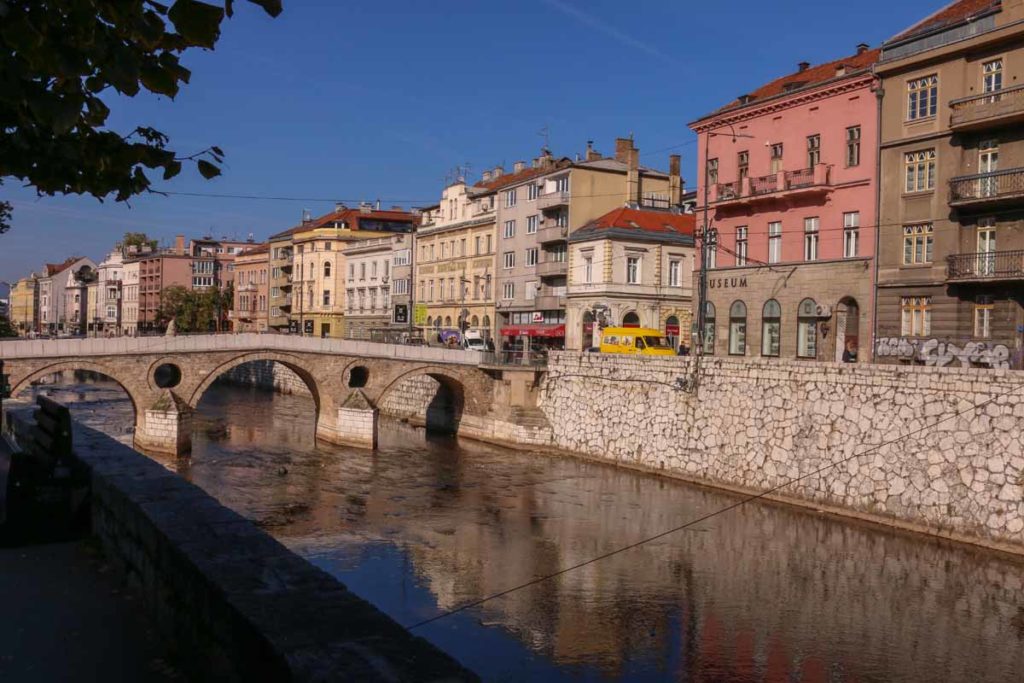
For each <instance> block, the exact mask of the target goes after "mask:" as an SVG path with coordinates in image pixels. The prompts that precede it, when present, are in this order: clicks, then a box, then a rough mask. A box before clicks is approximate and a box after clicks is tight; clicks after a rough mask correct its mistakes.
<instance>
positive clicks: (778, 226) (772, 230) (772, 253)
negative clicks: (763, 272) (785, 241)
mask: <svg viewBox="0 0 1024 683" xmlns="http://www.w3.org/2000/svg"><path fill="white" fill-rule="evenodd" d="M781 260H782V223H780V222H778V221H776V222H773V223H769V224H768V263H779V262H780V261H781Z"/></svg>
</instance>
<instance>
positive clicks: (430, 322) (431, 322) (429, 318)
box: [427, 315, 434, 327]
mask: <svg viewBox="0 0 1024 683" xmlns="http://www.w3.org/2000/svg"><path fill="white" fill-rule="evenodd" d="M433 326H434V318H433V317H432V316H429V315H428V316H427V327H433Z"/></svg>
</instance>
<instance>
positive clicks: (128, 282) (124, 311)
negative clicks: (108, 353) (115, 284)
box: [121, 258, 140, 335]
mask: <svg viewBox="0 0 1024 683" xmlns="http://www.w3.org/2000/svg"><path fill="white" fill-rule="evenodd" d="M139 265H140V264H139V262H138V261H134V260H131V258H125V260H124V262H123V268H122V277H123V280H122V281H121V334H126V335H134V334H136V333H137V332H138V330H139V280H140V267H139Z"/></svg>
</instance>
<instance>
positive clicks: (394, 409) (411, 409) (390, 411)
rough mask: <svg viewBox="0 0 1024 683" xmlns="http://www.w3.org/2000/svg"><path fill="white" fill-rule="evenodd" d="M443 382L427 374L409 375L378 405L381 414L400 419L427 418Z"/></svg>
mask: <svg viewBox="0 0 1024 683" xmlns="http://www.w3.org/2000/svg"><path fill="white" fill-rule="evenodd" d="M440 387H441V383H440V382H438V381H437V380H436V379H434V378H433V377H428V376H427V375H416V376H414V377H407V378H406V379H403V380H402V381H401V382H399V383H398V386H396V387H395V388H394V389H392V390H391V391H389V392H388V393H387V394H386V395H385V396H384V400H383V401H381V404H380V405H379V406H377V407H378V408H379V409H380V413H381V415H387V416H388V417H397V418H399V419H411V418H419V419H420V420H423V419H425V416H426V414H427V407H428V406H429V405H430V402H431V401H433V400H434V397H435V396H436V395H437V392H438V389H440Z"/></svg>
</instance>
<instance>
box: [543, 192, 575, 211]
mask: <svg viewBox="0 0 1024 683" xmlns="http://www.w3.org/2000/svg"><path fill="white" fill-rule="evenodd" d="M563 206H569V191H568V190H564V191H562V192H546V193H544V194H541V195H538V196H537V208H538V209H539V210H541V211H547V210H548V209H558V208H561V207H563Z"/></svg>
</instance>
